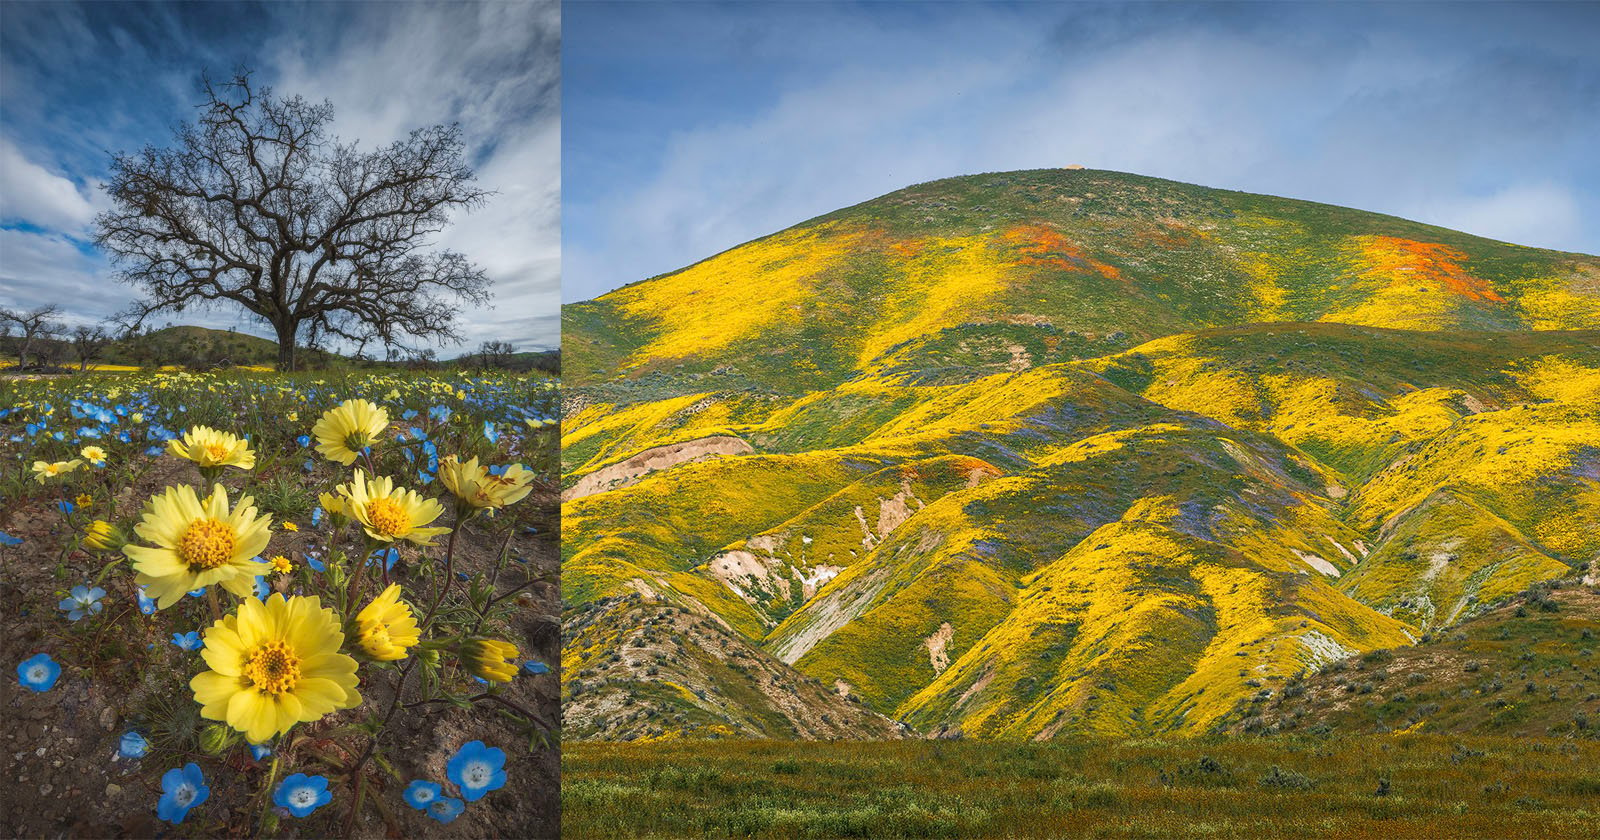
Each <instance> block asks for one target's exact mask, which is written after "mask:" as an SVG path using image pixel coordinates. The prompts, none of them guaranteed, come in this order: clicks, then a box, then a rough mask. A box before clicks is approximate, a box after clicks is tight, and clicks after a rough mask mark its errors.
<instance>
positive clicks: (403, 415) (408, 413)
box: [400, 408, 417, 420]
mask: <svg viewBox="0 0 1600 840" xmlns="http://www.w3.org/2000/svg"><path fill="white" fill-rule="evenodd" d="M400 419H401V420H415V419H417V410H416V409H414V408H408V409H406V410H405V411H402V412H400Z"/></svg>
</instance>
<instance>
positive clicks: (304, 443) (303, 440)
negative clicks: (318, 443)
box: [294, 435, 311, 449]
mask: <svg viewBox="0 0 1600 840" xmlns="http://www.w3.org/2000/svg"><path fill="white" fill-rule="evenodd" d="M294 442H295V443H298V444H300V448H301V449H304V448H306V447H308V446H310V445H311V436H310V435H301V436H299V437H297V438H295V439H294Z"/></svg>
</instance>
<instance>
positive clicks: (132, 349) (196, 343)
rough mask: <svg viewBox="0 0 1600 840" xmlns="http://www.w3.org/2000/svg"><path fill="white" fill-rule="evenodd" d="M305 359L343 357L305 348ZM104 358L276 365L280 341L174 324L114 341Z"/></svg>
mask: <svg viewBox="0 0 1600 840" xmlns="http://www.w3.org/2000/svg"><path fill="white" fill-rule="evenodd" d="M303 353H304V354H306V355H305V356H304V357H303V358H302V360H301V361H302V362H303V363H305V364H310V365H319V366H323V365H327V364H331V363H334V362H335V361H337V360H339V359H342V358H343V357H342V356H340V355H339V354H337V353H329V352H326V351H317V350H310V349H305V350H304V351H303ZM103 361H105V362H106V363H108V364H121V365H142V366H151V365H165V364H175V365H185V366H189V365H197V366H202V367H205V366H213V365H224V364H227V365H234V366H251V365H276V364H277V362H278V343H277V342H276V341H272V340H271V339H266V338H259V337H257V336H253V335H249V334H247V333H241V332H235V331H233V330H214V329H210V328H208V327H196V326H187V325H183V326H171V327H165V328H163V329H159V330H152V331H150V332H148V333H145V334H143V335H140V336H138V337H136V338H134V339H132V340H129V339H122V340H119V341H115V342H113V343H112V344H111V345H110V346H109V347H108V348H107V349H106V352H105V356H104V359H103Z"/></svg>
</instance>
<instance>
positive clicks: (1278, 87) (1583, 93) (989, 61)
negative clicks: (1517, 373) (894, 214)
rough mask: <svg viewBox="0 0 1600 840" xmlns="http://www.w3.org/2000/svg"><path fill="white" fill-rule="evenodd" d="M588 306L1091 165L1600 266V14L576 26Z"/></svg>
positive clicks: (1599, 10)
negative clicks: (827, 231)
mask: <svg viewBox="0 0 1600 840" xmlns="http://www.w3.org/2000/svg"><path fill="white" fill-rule="evenodd" d="M563 27H564V36H563V77H564V88H565V93H564V97H565V108H566V111H565V115H564V124H565V135H564V152H563V165H564V167H565V173H564V174H565V177H564V181H563V184H564V196H563V198H564V209H563V212H564V223H563V225H564V226H563V238H564V242H563V256H564V268H565V278H564V283H563V297H564V298H565V299H566V300H568V301H577V300H584V299H587V298H590V297H593V296H595V295H597V294H599V293H602V292H604V291H606V290H608V289H611V288H614V287H616V286H619V285H622V284H624V283H629V282H633V281H635V280H639V279H643V278H645V277H648V276H651V275H654V274H659V273H661V272H665V271H671V270H674V269H677V268H680V267H682V266H684V265H687V264H689V263H691V262H694V261H696V260H699V259H703V258H705V257H707V256H710V255H711V254H714V253H716V252H718V251H721V250H723V249H726V248H729V247H732V246H734V245H737V244H739V243H741V242H744V241H747V240H749V239H752V238H754V237H757V236H761V235H764V234H767V233H771V232H773V231H775V230H779V229H782V228H784V227H788V226H789V225H792V224H794V223H796V222H800V221H803V220H805V219H807V218H810V217H812V216H816V215H819V214H822V213H825V212H828V211H831V210H834V209H837V208H839V207H843V206H847V205H850V204H854V203H857V202H860V201H864V200H866V199H869V198H872V197H874V196H877V195H881V194H883V193H886V192H889V191H892V190H895V189H898V188H900V187H903V186H906V185H909V184H914V183H918V182H922V181H927V180H932V179H936V178H943V177H948V176H952V175H960V174H967V173H973V172H987V171H998V170H1009V169H1025V168H1034V167H1051V166H1062V165H1065V164H1070V163H1081V164H1084V165H1086V166H1090V167H1094V168H1103V169H1116V170H1122V171H1127V172H1137V173H1141V174H1146V175H1156V176H1160V177H1165V178H1173V179H1177V180H1181V181H1188V182H1193V183H1199V184H1204V185H1207V186H1214V187H1226V188H1231V189H1240V190H1248V191H1252V192H1262V193H1271V194H1274V195H1282V196H1289V197H1293V198H1304V199H1311V200H1316V201H1323V202H1328V203H1333V204H1341V205H1347V206H1351V207H1358V208H1362V209H1366V210H1375V211H1380V212H1384V213H1390V214H1394V215H1399V216H1404V217H1407V218H1412V219H1417V220H1420V221H1425V222H1431V223H1434V224H1439V225H1444V226H1447V227H1452V228H1456V229H1460V230H1465V231H1468V232H1471V233H1476V234H1480V235H1483V236H1489V237H1493V238H1496V239H1502V240H1508V241H1512V242H1517V243H1520V244H1525V245H1536V246H1543V247H1548V248H1558V249H1563V250H1572V251H1583V252H1586V253H1591V254H1593V253H1600V155H1597V154H1595V145H1594V144H1595V143H1596V138H1600V50H1596V49H1595V46H1594V45H1595V43H1596V42H1597V41H1600V4H1594V3H1587V4H1585V3H1557V4H1550V5H1536V4H1528V3H1522V4H1516V5H1495V4H1487V3H1470V4H1465V5H1448V4H1440V3H1427V4H1398V3H1396V4H1372V5H1369V4H1361V3H1344V4H1338V5H1315V4H1301V3H1292V4H1272V3H1257V4H1244V5H1190V4H1175V3H1137V4H1117V5H1095V4H1050V3H1028V4H991V5H975V4H960V3H935V4H929V5H920V6H912V5H907V4H883V3H872V4H836V5H835V4H821V3H798V4H747V5H736V4H726V5H725V4H671V5H661V4H651V3H599V2H586V3H569V4H568V5H567V7H566V11H565V16H564V20H563Z"/></svg>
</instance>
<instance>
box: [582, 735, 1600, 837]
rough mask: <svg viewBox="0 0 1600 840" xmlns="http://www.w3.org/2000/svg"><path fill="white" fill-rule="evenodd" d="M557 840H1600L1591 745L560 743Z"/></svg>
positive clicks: (1429, 739) (1360, 740)
mask: <svg viewBox="0 0 1600 840" xmlns="http://www.w3.org/2000/svg"><path fill="white" fill-rule="evenodd" d="M561 800H562V836H563V837H571V838H586V837H1255V838H1269V837H1296V838H1304V837H1338V838H1363V837H1373V838H1378V837H1381V838H1405V837H1417V838H1469V837H1470V838H1480V837H1481V838H1512V837H1539V838H1558V837H1584V838H1593V837H1597V836H1600V742H1596V741H1593V740H1554V739H1510V738H1480V737H1448V736H1425V735H1401V736H1368V737H1348V738H1261V739H1258V738H1198V739H1172V740H1163V739H1154V738H1146V739H1136V740H1125V741H1098V742H1097V741H1063V742H1048V743H1026V744H1018V743H997V742H976V741H963V742H941V741H901V742H872V743H847V742H833V743H820V742H805V743H779V742H706V741H698V742H697V741H670V742H660V743H654V744H616V743H567V744H564V745H563V747H562V791H561Z"/></svg>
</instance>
